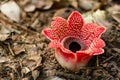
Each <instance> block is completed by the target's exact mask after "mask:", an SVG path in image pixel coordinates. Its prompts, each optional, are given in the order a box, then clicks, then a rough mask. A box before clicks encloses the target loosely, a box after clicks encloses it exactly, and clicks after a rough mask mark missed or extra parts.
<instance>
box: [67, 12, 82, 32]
mask: <svg viewBox="0 0 120 80" xmlns="http://www.w3.org/2000/svg"><path fill="white" fill-rule="evenodd" d="M83 24H84V21H83V18H82V15H81V14H80V13H79V12H77V11H74V12H73V13H72V14H71V15H70V17H69V18H68V27H69V29H70V30H72V31H74V32H79V31H80V30H81V28H82V26H83Z"/></svg>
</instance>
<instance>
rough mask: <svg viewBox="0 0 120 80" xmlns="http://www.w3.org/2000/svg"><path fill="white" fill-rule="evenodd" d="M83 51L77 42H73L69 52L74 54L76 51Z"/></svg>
mask: <svg viewBox="0 0 120 80" xmlns="http://www.w3.org/2000/svg"><path fill="white" fill-rule="evenodd" d="M80 49H81V46H80V44H79V43H77V42H71V43H70V45H69V50H71V51H72V52H74V53H76V51H79V50H80Z"/></svg>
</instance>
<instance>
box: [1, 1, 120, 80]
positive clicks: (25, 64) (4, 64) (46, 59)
mask: <svg viewBox="0 0 120 80" xmlns="http://www.w3.org/2000/svg"><path fill="white" fill-rule="evenodd" d="M22 1H23V2H22ZM35 1H36V0H35ZM41 1H42V0H41ZM54 1H55V0H51V2H53V3H54V4H52V6H51V7H49V8H48V9H44V8H43V7H39V8H36V9H35V10H33V11H32V12H26V11H24V10H23V8H24V6H25V5H26V4H24V5H23V3H24V2H25V0H18V1H17V0H15V2H17V4H18V5H19V7H20V8H21V19H20V21H19V22H14V21H12V20H10V19H9V18H8V17H6V16H5V15H3V13H1V12H0V28H2V27H5V28H6V29H7V30H8V31H9V33H7V34H6V33H5V34H1V30H2V29H1V30H0V35H2V38H1V39H0V80H120V9H119V8H120V2H119V0H111V1H110V0H98V2H99V3H100V5H99V6H93V7H91V8H90V9H86V8H84V7H82V6H80V2H78V1H79V0H77V1H72V0H68V1H72V2H71V3H69V2H66V1H67V0H66V1H64V0H61V1H60V2H54ZM56 1H57V0H56ZM81 1H82V0H81ZM94 1H95V0H93V2H94ZM96 1H97V0H96ZM0 2H1V4H2V2H3V1H0ZM43 2H44V0H43ZM65 2H66V4H65ZM49 4H50V3H49ZM49 4H48V5H49ZM88 4H90V3H89V1H88ZM95 4H96V3H95ZM43 5H44V4H43ZM61 5H62V6H61ZM76 5H78V6H76ZM115 5H117V6H118V7H119V8H117V7H115V8H114V6H115ZM109 8H111V9H112V10H111V11H109V10H108V9H109ZM97 9H101V10H104V11H106V12H107V16H108V18H107V19H106V22H103V23H102V24H103V25H104V23H105V25H104V26H106V28H107V31H106V32H105V33H104V34H103V35H102V39H103V40H105V42H106V46H105V48H104V49H105V53H104V54H102V55H99V56H94V57H93V58H92V59H91V60H90V62H89V63H88V65H87V66H86V67H85V69H82V70H80V71H78V72H71V71H69V70H66V69H63V68H62V67H61V66H60V65H59V64H58V62H57V61H56V59H55V57H54V49H50V48H48V44H49V42H50V41H49V40H48V39H47V38H46V37H45V36H43V35H42V33H41V31H42V29H43V28H45V27H50V23H51V21H52V18H53V17H54V16H61V17H64V18H67V17H68V16H69V14H70V13H71V12H72V11H74V10H77V11H80V12H81V13H82V14H84V13H85V12H88V11H92V10H93V12H94V11H96V10H97ZM114 10H116V11H117V14H116V15H113V14H112V11H114ZM11 30H12V31H11ZM5 35H8V36H7V37H6V38H5V39H4V36H5Z"/></svg>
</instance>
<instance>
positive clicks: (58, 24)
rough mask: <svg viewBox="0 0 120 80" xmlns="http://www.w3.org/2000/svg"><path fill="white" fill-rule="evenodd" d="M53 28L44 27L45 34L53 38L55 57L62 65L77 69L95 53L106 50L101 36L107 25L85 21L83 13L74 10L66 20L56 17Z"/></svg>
mask: <svg viewBox="0 0 120 80" xmlns="http://www.w3.org/2000/svg"><path fill="white" fill-rule="evenodd" d="M51 26H52V28H53V29H44V30H43V34H44V35H45V36H46V37H48V38H49V39H50V40H51V43H50V44H49V46H50V47H53V48H55V50H56V52H55V57H56V59H57V61H58V62H59V63H60V64H61V66H62V67H64V68H67V69H70V70H73V71H77V70H79V69H81V68H82V67H84V66H85V65H86V64H87V62H88V61H89V60H90V59H91V57H92V56H94V55H99V54H102V53H103V52H104V50H103V49H102V48H103V47H104V46H105V43H104V41H103V40H102V39H100V36H101V34H102V33H104V32H105V27H102V26H98V25H96V24H94V23H84V21H83V18H82V16H81V14H80V13H79V12H77V11H74V12H73V13H72V14H71V15H70V16H69V18H68V20H67V21H66V20H65V19H63V18H61V17H55V18H54V20H53V21H52V23H51Z"/></svg>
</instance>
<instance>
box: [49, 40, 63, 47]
mask: <svg viewBox="0 0 120 80" xmlns="http://www.w3.org/2000/svg"><path fill="white" fill-rule="evenodd" d="M49 47H50V48H60V47H62V45H61V43H60V42H59V41H57V40H52V41H51V42H50V44H49Z"/></svg>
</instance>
